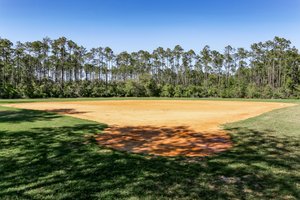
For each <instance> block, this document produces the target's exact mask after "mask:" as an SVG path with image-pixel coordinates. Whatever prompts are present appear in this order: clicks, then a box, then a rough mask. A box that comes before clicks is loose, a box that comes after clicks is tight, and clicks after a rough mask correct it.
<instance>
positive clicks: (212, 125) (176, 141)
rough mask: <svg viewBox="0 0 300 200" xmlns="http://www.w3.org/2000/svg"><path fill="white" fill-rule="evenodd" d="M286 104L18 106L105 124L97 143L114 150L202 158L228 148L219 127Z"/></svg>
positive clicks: (158, 102) (154, 102)
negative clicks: (107, 126)
mask: <svg viewBox="0 0 300 200" xmlns="http://www.w3.org/2000/svg"><path fill="white" fill-rule="evenodd" d="M292 105H293V104H286V103H265V102H241V101H204V100H203V101H189V100H122V101H116V100H114V101H78V102H41V103H20V104H10V105H7V106H10V107H16V108H25V109H34V110H46V111H51V112H56V113H62V114H65V115H69V116H73V117H78V118H81V119H89V120H93V121H97V122H101V123H106V124H108V125H109V128H107V129H106V130H105V131H104V132H103V133H101V134H98V135H96V136H95V139H96V140H97V142H98V143H99V144H101V145H105V146H108V147H111V148H114V149H118V150H125V151H130V152H135V153H147V154H153V155H162V156H178V155H184V156H207V155H210V154H213V153H216V152H221V151H224V150H226V149H228V148H230V147H231V146H232V144H231V142H230V138H229V136H228V135H227V134H226V132H225V131H223V130H222V129H221V127H220V126H221V125H222V124H225V123H229V122H234V121H239V120H243V119H247V118H250V117H254V116H257V115H260V114H262V113H264V112H268V111H271V110H273V109H278V108H283V107H287V106H292Z"/></svg>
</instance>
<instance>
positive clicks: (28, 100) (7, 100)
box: [0, 97, 300, 104]
mask: <svg viewBox="0 0 300 200" xmlns="http://www.w3.org/2000/svg"><path fill="white" fill-rule="evenodd" d="M110 100H195V101H201V100H210V101H253V102H283V103H300V99H245V98H183V97H182V98H169V97H107V98H104V97H99V98H44V99H0V104H8V103H33V102H66V101H110Z"/></svg>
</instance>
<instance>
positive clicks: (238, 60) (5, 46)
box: [0, 37, 300, 98]
mask: <svg viewBox="0 0 300 200" xmlns="http://www.w3.org/2000/svg"><path fill="white" fill-rule="evenodd" d="M299 85H300V55H299V52H298V50H297V49H296V48H294V47H292V46H291V42H290V41H289V40H286V39H284V38H279V37H275V38H274V39H273V40H269V41H266V42H259V43H255V44H253V45H251V49H249V50H246V49H244V48H237V49H235V48H233V47H232V46H230V45H228V46H226V47H225V50H224V52H218V51H216V50H211V49H210V47H209V46H205V47H204V48H203V49H202V50H201V51H200V52H199V54H196V53H195V52H194V51H193V50H188V51H185V50H184V49H183V48H182V47H181V46H179V45H176V46H175V47H174V49H169V48H168V49H164V48H162V47H159V48H157V49H155V50H154V51H153V53H150V52H147V51H143V50H141V51H139V52H132V53H128V52H126V51H125V52H121V53H119V54H114V52H113V50H112V49H110V48H109V47H98V48H92V49H90V50H87V49H85V48H84V47H82V46H79V45H77V44H76V43H75V42H73V41H72V40H68V39H67V38H65V37H60V38H58V39H55V40H51V39H50V38H44V39H43V40H42V41H33V42H26V43H18V44H17V45H14V44H13V43H12V42H10V41H9V40H7V39H2V38H0V98H26V97H29V98H49V97H61V98H71V97H114V96H115V97H123V96H136V97H138V96H139V97H144V96H145V97H158V96H162V97H223V98H245V97H246V98H299V96H300V94H299V89H298V86H299Z"/></svg>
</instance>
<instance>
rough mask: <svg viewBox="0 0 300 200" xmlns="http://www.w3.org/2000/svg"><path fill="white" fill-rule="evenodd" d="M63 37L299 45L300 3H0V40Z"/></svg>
mask: <svg viewBox="0 0 300 200" xmlns="http://www.w3.org/2000/svg"><path fill="white" fill-rule="evenodd" d="M45 36H49V37H50V38H58V37H60V36H66V37H67V38H68V39H72V40H74V41H75V42H77V43H78V44H80V45H83V46H85V47H88V48H91V47H98V46H110V47H111V48H112V49H113V50H114V51H115V52H120V51H123V50H127V51H137V50H140V49H144V50H150V51H151V50H153V49H154V48H156V47H158V46H162V47H171V48H173V47H174V46H175V45H176V44H180V45H181V46H182V47H184V49H191V48H192V49H194V50H196V51H199V50H200V49H201V48H202V47H203V46H204V45H206V44H208V45H210V46H211V48H212V49H217V50H223V48H224V46H226V45H228V44H231V45H232V46H234V47H246V48H248V47H249V46H250V44H251V43H253V42H259V41H265V40H268V39H273V37H274V36H280V37H285V38H287V39H290V40H291V41H292V44H293V45H295V46H296V47H297V48H299V47H300V0H205V1H204V0H81V1H79V0H0V37H4V38H8V39H10V40H11V41H13V42H16V41H22V42H24V41H33V40H39V39H42V38H43V37H45Z"/></svg>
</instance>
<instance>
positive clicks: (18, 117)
mask: <svg viewBox="0 0 300 200" xmlns="http://www.w3.org/2000/svg"><path fill="white" fill-rule="evenodd" d="M60 117H61V116H60V115H57V114H55V113H49V112H43V111H34V110H21V109H19V110H5V111H0V123H12V124H16V123H21V122H35V121H43V120H51V119H55V118H60Z"/></svg>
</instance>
